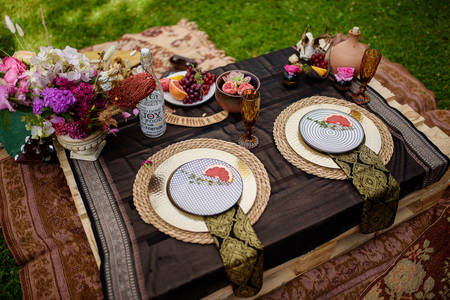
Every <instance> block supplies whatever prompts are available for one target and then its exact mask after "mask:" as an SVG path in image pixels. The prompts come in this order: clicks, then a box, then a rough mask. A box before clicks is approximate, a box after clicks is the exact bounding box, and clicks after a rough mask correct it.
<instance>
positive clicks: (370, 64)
mask: <svg viewBox="0 0 450 300" xmlns="http://www.w3.org/2000/svg"><path fill="white" fill-rule="evenodd" d="M380 60H381V52H380V51H378V50H377V49H367V50H366V51H364V55H363V58H362V61H361V67H360V70H359V80H360V81H361V86H360V87H359V91H358V92H357V93H352V94H351V97H352V99H353V101H354V102H355V103H356V104H360V105H361V104H366V103H369V102H370V99H369V96H367V95H366V94H365V92H366V88H367V84H368V83H369V82H370V80H372V78H373V76H374V75H375V72H376V71H377V68H378V64H379V63H380Z"/></svg>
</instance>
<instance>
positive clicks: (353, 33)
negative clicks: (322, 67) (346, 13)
mask: <svg viewBox="0 0 450 300" xmlns="http://www.w3.org/2000/svg"><path fill="white" fill-rule="evenodd" d="M348 33H349V34H348V37H347V39H346V40H345V41H343V42H340V43H339V44H337V45H335V46H333V48H332V49H331V53H330V63H331V68H332V70H333V73H334V74H336V72H337V68H339V67H351V68H354V69H355V73H354V74H355V75H358V74H359V69H360V66H361V60H362V57H363V55H364V51H366V49H367V48H368V47H369V46H367V45H366V44H362V43H360V42H358V40H359V37H360V35H361V33H360V31H359V28H358V27H354V28H353V29H351V30H350V31H349V32H348Z"/></svg>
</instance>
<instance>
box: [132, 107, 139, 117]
mask: <svg viewBox="0 0 450 300" xmlns="http://www.w3.org/2000/svg"><path fill="white" fill-rule="evenodd" d="M138 114H139V109H137V108H135V109H133V115H135V116H137V115H138Z"/></svg>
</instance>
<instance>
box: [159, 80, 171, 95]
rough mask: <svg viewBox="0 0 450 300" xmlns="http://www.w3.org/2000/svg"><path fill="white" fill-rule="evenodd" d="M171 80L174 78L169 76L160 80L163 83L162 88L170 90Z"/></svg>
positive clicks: (165, 90)
mask: <svg viewBox="0 0 450 300" xmlns="http://www.w3.org/2000/svg"><path fill="white" fill-rule="evenodd" d="M171 80H172V79H170V78H168V77H166V78H163V79H160V80H159V82H160V83H161V86H162V89H163V91H164V92H168V91H169V84H170V81H171Z"/></svg>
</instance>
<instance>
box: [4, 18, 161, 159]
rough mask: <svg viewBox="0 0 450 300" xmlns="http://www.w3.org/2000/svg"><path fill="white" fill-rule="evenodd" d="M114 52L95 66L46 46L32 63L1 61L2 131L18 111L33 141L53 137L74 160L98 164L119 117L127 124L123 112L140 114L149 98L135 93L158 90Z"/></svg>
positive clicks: (74, 54)
mask: <svg viewBox="0 0 450 300" xmlns="http://www.w3.org/2000/svg"><path fill="white" fill-rule="evenodd" d="M9 22H11V21H10V19H9ZM11 23H12V22H11ZM6 24H7V25H8V22H6ZM8 28H9V27H8ZM11 32H12V31H11ZM13 33H14V32H13ZM114 52H115V48H114V47H112V48H110V49H108V50H107V51H106V53H105V52H101V53H99V55H100V60H98V61H97V62H95V63H94V62H91V61H89V59H88V58H87V57H85V56H84V55H83V54H81V53H78V52H77V50H76V49H74V48H71V47H69V46H66V47H65V48H64V49H62V50H61V49H55V48H53V47H51V46H48V47H41V48H40V52H39V53H38V54H37V55H35V56H34V57H32V58H31V59H30V60H29V63H28V64H25V63H24V62H21V61H20V60H19V59H17V58H15V57H12V56H7V57H4V58H3V59H0V118H1V120H2V132H5V131H6V130H8V127H9V124H10V122H11V120H12V119H13V117H14V114H15V113H16V112H17V111H19V112H22V114H21V115H22V121H23V122H25V128H26V129H27V130H28V131H30V135H31V139H35V140H40V139H43V138H46V137H50V136H52V135H55V136H56V137H57V139H58V141H59V142H60V144H62V145H63V146H64V147H66V148H68V149H69V150H72V153H71V156H72V158H78V159H87V160H95V159H96V158H97V157H98V154H99V153H100V151H101V148H102V147H103V145H104V141H103V140H104V137H105V135H106V134H107V133H116V132H117V131H118V129H117V119H116V118H115V116H116V115H120V114H122V118H125V119H126V118H128V117H130V116H131V114H130V113H129V112H126V111H125V110H127V109H128V110H131V109H133V108H134V109H133V111H132V112H133V114H135V115H137V113H138V111H137V109H136V105H137V103H138V102H139V101H140V100H141V99H142V98H143V97H145V96H146V95H141V94H136V91H141V90H143V89H142V87H144V90H145V91H146V92H148V91H149V89H152V88H153V89H154V80H153V78H152V77H151V75H150V74H147V73H144V74H137V75H132V70H130V68H129V66H127V61H126V60H125V61H123V60H122V59H120V58H119V59H114V60H112V59H111V57H112V55H113V54H114ZM130 89H131V90H132V91H134V93H130V92H129V91H130ZM150 92H151V91H150ZM134 94H136V95H134ZM147 95H148V94H147ZM2 132H0V133H2ZM2 141H3V140H2ZM22 141H23V139H22ZM29 142H30V139H27V143H29ZM7 150H8V149H7ZM21 150H22V153H24V152H26V151H24V149H23V147H22V149H21ZM77 152H78V154H79V155H77ZM10 154H13V153H10Z"/></svg>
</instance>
